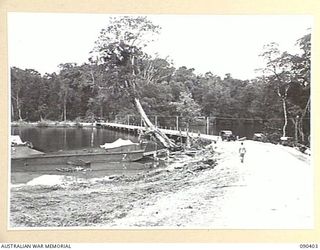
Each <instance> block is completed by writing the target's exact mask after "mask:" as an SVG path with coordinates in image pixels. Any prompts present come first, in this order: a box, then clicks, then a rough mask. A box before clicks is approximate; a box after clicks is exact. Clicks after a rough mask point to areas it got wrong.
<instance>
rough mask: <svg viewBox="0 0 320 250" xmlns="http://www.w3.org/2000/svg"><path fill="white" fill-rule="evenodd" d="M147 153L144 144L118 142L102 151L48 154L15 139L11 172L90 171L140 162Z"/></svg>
mask: <svg viewBox="0 0 320 250" xmlns="http://www.w3.org/2000/svg"><path fill="white" fill-rule="evenodd" d="M144 151H145V146H144V145H141V144H139V143H133V142H131V141H129V140H122V139H118V140H117V141H115V142H113V143H106V144H104V145H102V146H101V147H99V148H85V149H77V150H63V151H58V152H52V153H51V152H50V153H44V152H41V151H38V150H35V149H33V148H31V147H30V145H28V144H27V143H25V142H22V141H21V139H20V140H19V138H18V137H17V136H15V137H13V138H11V171H13V172H14V171H16V172H18V171H26V170H32V169H34V170H36V171H42V170H52V169H56V168H57V166H74V167H79V166H81V167H86V168H90V165H91V163H104V162H130V161H137V160H140V159H141V158H142V157H143V153H144ZM80 163H81V164H80Z"/></svg>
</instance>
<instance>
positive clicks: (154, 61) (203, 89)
mask: <svg viewBox="0 0 320 250" xmlns="http://www.w3.org/2000/svg"><path fill="white" fill-rule="evenodd" d="M7 25H8V26H7V27H8V58H9V72H8V74H9V82H8V86H9V87H8V89H9V93H8V95H9V98H8V99H9V101H10V105H9V108H10V110H9V118H8V119H9V124H8V127H9V133H10V132H11V135H10V137H9V141H8V142H7V143H8V145H9V153H8V154H9V159H10V160H9V166H8V168H9V188H8V190H9V193H8V212H9V213H8V229H9V230H17V229H18V230H20V229H27V230H33V229H34V230H37V229H69V228H70V229H146V230H148V229H230V230H231V229H314V226H315V225H314V224H315V223H314V220H315V218H314V217H315V216H314V213H315V211H314V205H315V203H314V196H315V190H314V180H315V174H314V165H313V154H312V152H313V151H312V149H313V148H312V143H313V137H312V133H311V132H313V129H312V126H311V111H312V110H313V109H312V108H311V106H312V100H311V84H312V77H311V65H312V63H311V61H312V60H311V54H312V53H311V51H312V47H313V46H312V45H313V44H312V40H313V36H312V32H313V30H312V28H313V27H312V26H313V17H312V16H308V15H168V14H163V15H155V14H153V15H151V14H144V13H141V14H134V15H133V14H126V13H123V14H84V13H82V14H80V13H36V12H9V13H8V15H7Z"/></svg>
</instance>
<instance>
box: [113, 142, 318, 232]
mask: <svg viewBox="0 0 320 250" xmlns="http://www.w3.org/2000/svg"><path fill="white" fill-rule="evenodd" d="M218 146H219V148H218V150H219V151H220V152H224V153H223V154H222V155H221V156H220V158H221V160H220V162H219V164H218V165H217V166H216V168H215V169H214V170H209V171H206V172H204V173H203V174H201V175H199V176H197V177H195V178H194V179H193V180H192V182H193V185H190V186H189V187H187V188H184V189H181V190H178V191H177V192H171V193H170V194H168V195H165V196H163V195H159V197H157V198H154V203H153V204H152V205H149V206H147V207H141V208H137V209H133V210H132V211H130V212H129V214H128V215H127V216H126V217H124V218H122V219H121V220H118V221H116V223H115V225H118V226H135V225H136V226H145V227H148V226H149V225H157V226H164V227H168V228H170V227H175V226H183V227H187V228H229V229H230V228H235V229H237V228H248V229H249V228H252V229H258V228H262V229H263V228H277V229H279V228H311V227H313V210H312V209H313V173H312V167H311V165H310V159H309V157H308V156H305V155H303V154H302V153H300V152H298V151H296V150H294V149H292V148H288V147H283V146H280V145H273V144H266V143H259V142H253V141H247V142H245V146H246V148H247V154H246V157H245V162H244V163H243V164H241V163H240V158H239V157H238V153H237V151H238V147H239V143H236V142H223V143H220V144H218ZM221 175H223V176H221Z"/></svg>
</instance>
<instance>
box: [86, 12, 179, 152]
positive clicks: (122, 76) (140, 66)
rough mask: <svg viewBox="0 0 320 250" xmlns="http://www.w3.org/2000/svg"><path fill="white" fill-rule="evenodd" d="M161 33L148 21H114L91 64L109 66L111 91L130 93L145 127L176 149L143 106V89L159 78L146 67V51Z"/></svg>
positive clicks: (134, 19)
mask: <svg viewBox="0 0 320 250" xmlns="http://www.w3.org/2000/svg"><path fill="white" fill-rule="evenodd" d="M159 31H160V27H159V26H156V25H154V24H153V23H152V22H151V21H149V20H148V19H147V18H146V17H140V16H138V17H129V16H124V17H117V18H110V22H109V24H108V26H107V27H106V28H105V29H103V30H102V31H101V32H100V36H99V37H98V40H97V41H96V45H95V47H94V50H93V51H92V56H91V59H90V60H91V62H92V63H97V64H99V63H102V64H103V65H104V66H105V68H106V70H108V72H109V74H110V76H111V78H110V79H109V80H107V82H106V83H105V84H106V85H107V87H110V86H115V87H116V89H117V90H118V91H120V92H126V93H125V95H126V96H128V97H129V98H130V99H131V101H132V102H133V103H134V105H135V106H136V108H137V110H138V112H139V114H140V115H141V117H142V119H143V120H144V122H145V124H146V125H147V126H148V127H150V128H152V130H153V131H154V133H155V136H156V137H157V138H158V139H159V141H160V142H161V143H162V144H163V145H164V146H166V147H168V148H171V147H176V145H175V144H174V143H173V142H172V141H171V140H170V139H169V138H168V137H167V136H166V135H165V134H163V133H162V132H161V131H160V130H158V129H157V128H156V127H155V126H154V125H153V124H152V123H151V121H150V120H149V118H148V117H147V115H146V113H145V111H144V109H143V107H142V105H141V103H140V93H141V86H142V85H143V83H147V82H148V81H150V79H152V78H154V77H156V76H157V72H156V71H153V70H152V68H153V67H149V65H148V64H146V63H145V61H146V60H147V59H148V58H149V56H148V55H146V54H145V53H144V52H143V48H145V47H146V46H147V45H148V43H149V42H151V41H152V39H153V36H154V35H156V34H158V33H159Z"/></svg>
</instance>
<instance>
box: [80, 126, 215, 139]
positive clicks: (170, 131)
mask: <svg viewBox="0 0 320 250" xmlns="http://www.w3.org/2000/svg"><path fill="white" fill-rule="evenodd" d="M81 125H83V126H92V123H81ZM95 126H96V127H102V128H109V129H112V130H119V131H127V132H134V133H138V131H139V130H141V131H147V130H148V128H146V127H144V126H136V125H128V124H121V123H110V122H99V123H96V124H95ZM158 129H159V130H160V131H161V132H162V133H164V134H166V135H167V136H169V137H182V138H187V136H190V137H193V138H201V139H206V140H211V141H216V140H218V138H219V136H217V135H207V134H201V133H195V132H188V131H182V130H174V129H164V128H158Z"/></svg>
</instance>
